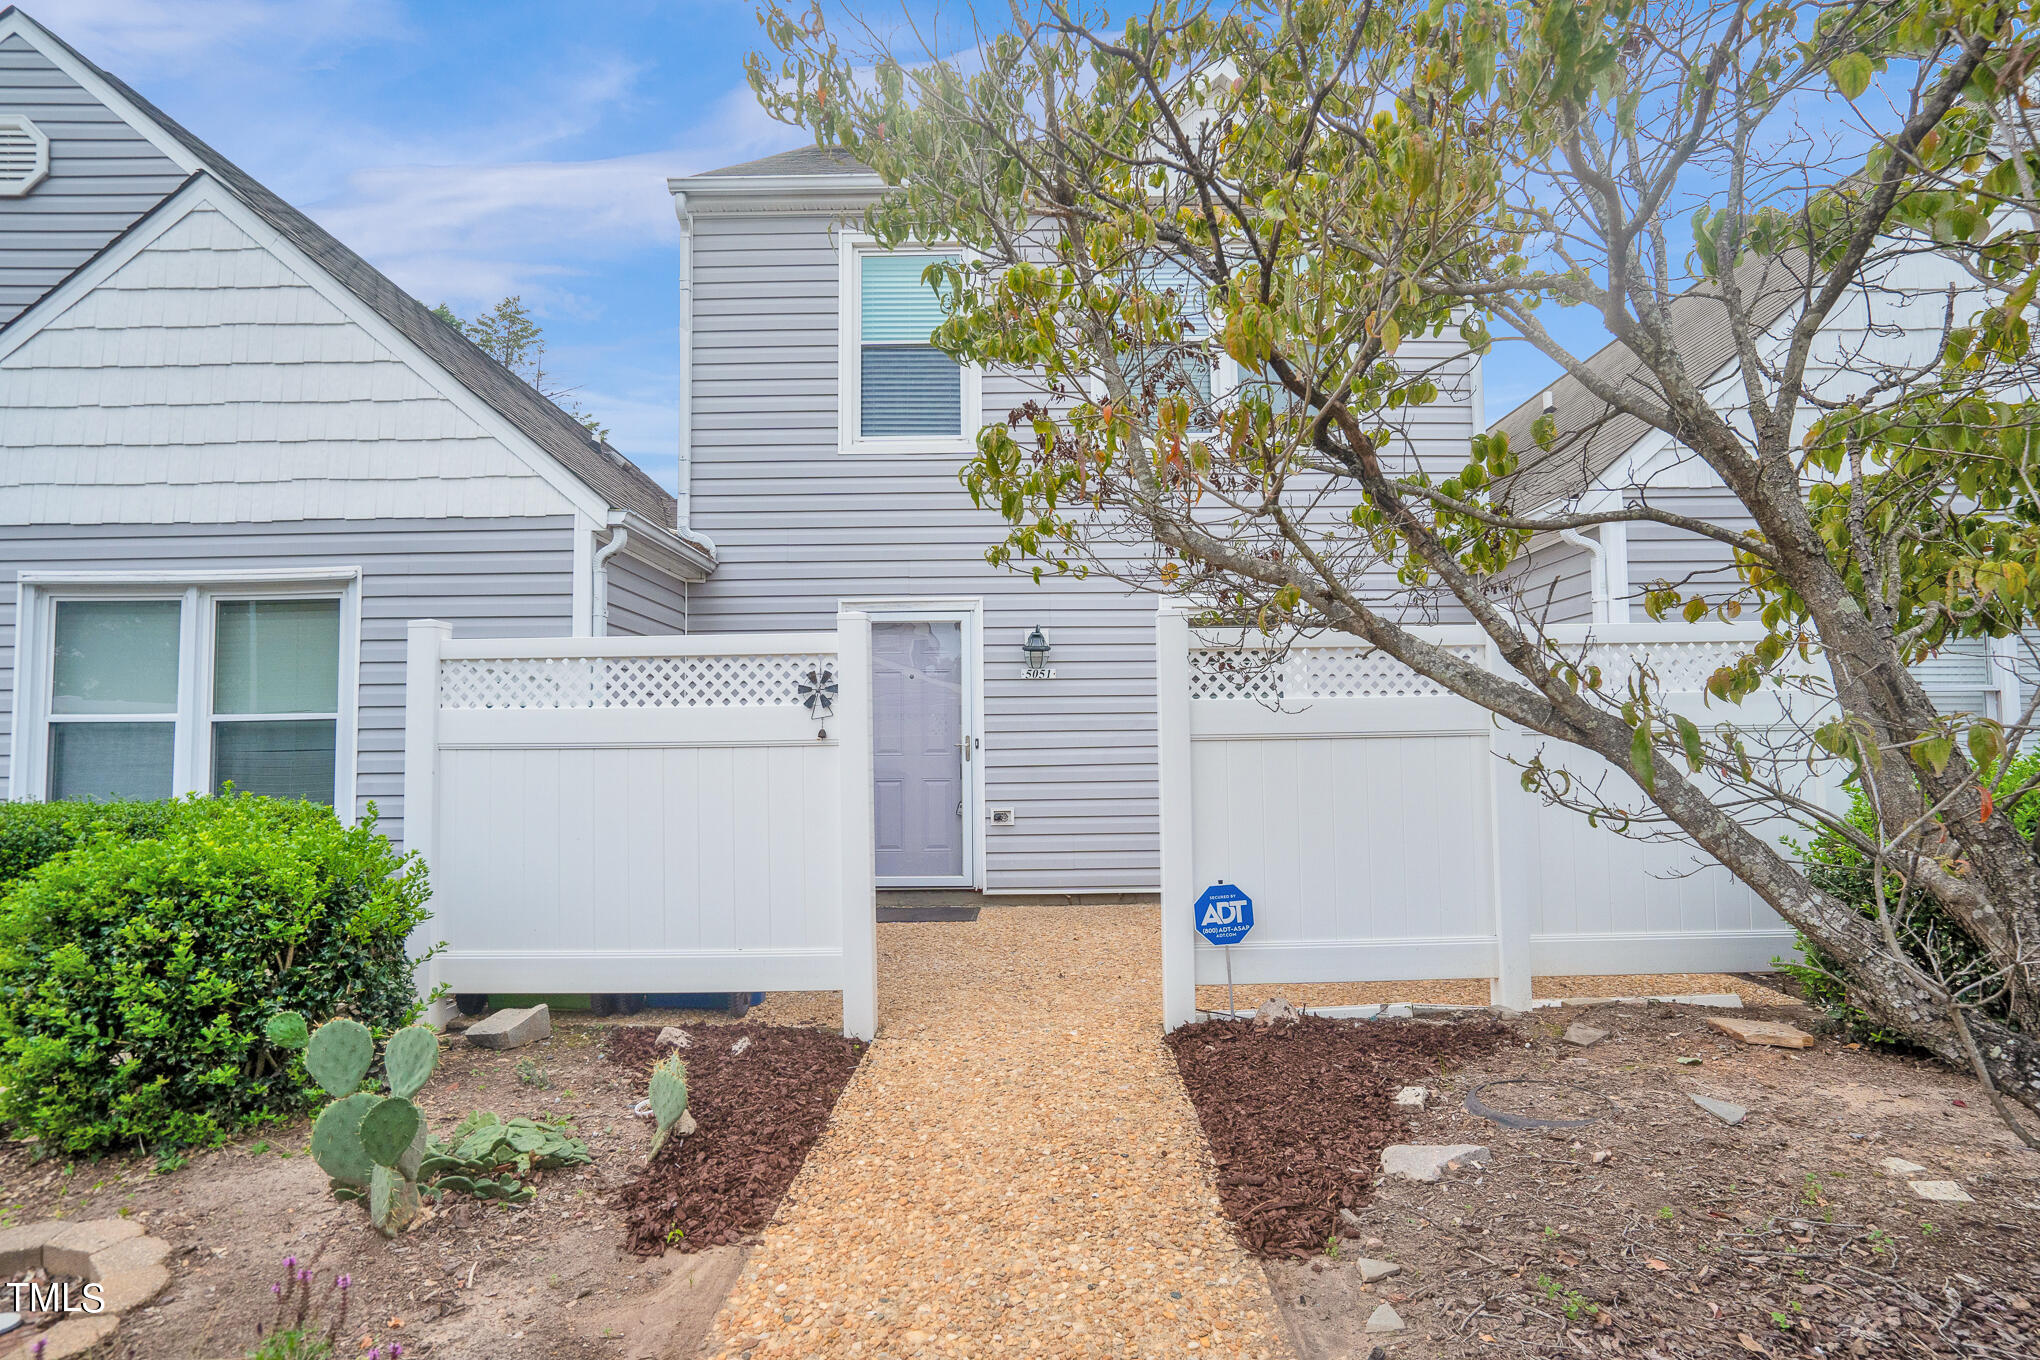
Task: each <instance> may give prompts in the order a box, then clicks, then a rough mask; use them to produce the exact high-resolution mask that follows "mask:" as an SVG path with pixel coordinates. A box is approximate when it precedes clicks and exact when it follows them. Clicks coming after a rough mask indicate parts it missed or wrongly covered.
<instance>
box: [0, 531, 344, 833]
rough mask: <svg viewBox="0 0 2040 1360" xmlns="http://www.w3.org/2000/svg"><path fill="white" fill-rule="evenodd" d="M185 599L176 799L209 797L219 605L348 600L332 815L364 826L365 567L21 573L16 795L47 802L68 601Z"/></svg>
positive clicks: (12, 787)
mask: <svg viewBox="0 0 2040 1360" xmlns="http://www.w3.org/2000/svg"><path fill="white" fill-rule="evenodd" d="M80 599H83V600H91V599H129V600H141V599H155V600H178V601H181V602H182V604H183V610H182V612H181V613H180V615H179V621H180V624H181V642H180V647H179V651H178V676H177V713H176V717H175V721H176V724H177V728H178V736H177V744H176V748H175V755H174V756H173V758H172V764H171V776H170V780H171V782H170V789H171V792H172V793H173V794H178V795H182V794H186V793H204V792H209V791H210V786H211V775H212V670H213V656H212V647H213V634H214V629H215V618H216V614H215V610H214V605H215V604H216V602H217V601H218V600H220V599H236V600H245V599H300V600H308V599H327V600H333V599H337V600H338V601H339V602H340V675H339V685H340V692H339V700H340V709H339V713H338V715H337V716H336V718H335V721H334V731H333V748H334V749H333V811H334V812H335V813H336V814H337V815H338V816H339V817H340V819H341V821H343V822H345V823H347V824H349V825H352V824H353V823H354V822H355V821H356V820H357V816H356V803H357V801H358V800H357V798H356V795H355V790H356V788H357V781H356V778H355V772H356V765H357V762H358V753H359V749H360V741H359V727H360V713H359V708H360V702H361V568H359V567H313V568H307V569H305V570H302V571H290V572H278V571H261V570H252V571H198V572H102V571H77V572H36V571H25V572H23V573H21V577H20V581H19V584H18V585H17V587H16V599H15V619H16V620H17V626H16V629H15V650H14V655H15V675H14V695H15V712H14V728H13V732H12V733H11V734H10V751H9V755H10V760H9V765H8V769H9V772H10V773H9V778H8V792H7V796H8V797H9V798H12V799H14V800H16V801H21V802H41V801H42V800H43V799H44V798H45V797H46V796H47V790H48V788H49V726H50V694H49V690H50V685H51V683H52V680H53V675H52V667H51V663H50V646H51V642H52V639H53V623H54V614H55V606H56V603H57V602H58V601H59V600H80Z"/></svg>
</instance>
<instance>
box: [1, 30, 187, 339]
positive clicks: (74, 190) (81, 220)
mask: <svg viewBox="0 0 2040 1360" xmlns="http://www.w3.org/2000/svg"><path fill="white" fill-rule="evenodd" d="M0 109H4V110H6V111H7V112H9V113H21V114H26V115H27V116H28V117H29V119H30V120H32V121H33V122H34V123H35V125H36V126H37V127H38V128H39V129H41V130H42V133H43V135H44V136H46V137H48V138H49V139H50V172H49V177H48V178H47V179H45V180H44V181H43V182H42V183H41V184H39V185H37V186H36V187H35V189H34V190H33V191H32V192H31V193H29V194H28V195H26V196H25V197H22V198H18V199H8V200H6V201H5V210H4V211H0V325H5V324H6V323H7V322H9V321H12V320H13V319H14V318H15V317H16V316H18V315H20V314H21V312H22V311H24V310H25V309H26V308H27V307H28V305H29V304H30V303H32V302H34V301H35V300H36V299H37V298H39V297H41V296H42V295H43V294H44V293H46V292H48V291H49V290H50V289H51V288H52V287H54V286H55V285H56V284H57V282H58V281H59V280H61V279H62V278H63V277H64V276H65V275H67V274H69V273H70V272H71V271H72V270H74V269H76V268H77V267H78V266H79V265H81V264H83V263H85V261H87V260H89V259H91V258H92V256H93V255H94V254H95V253H96V252H98V251H99V250H100V249H101V248H102V247H103V246H105V245H106V243H107V242H109V241H111V240H113V239H114V237H116V236H118V235H120V233H121V232H123V231H125V230H127V229H128V228H129V227H130V226H132V225H133V224H134V223H135V221H136V220H137V219H138V218H140V217H141V216H142V215H143V214H144V213H146V212H148V211H149V209H151V208H153V207H155V206H156V204H158V203H160V202H161V201H162V200H163V199H164V198H165V197H166V196H168V195H169V194H170V193H171V192H173V191H174V190H175V189H176V188H177V186H178V184H179V183H180V182H181V181H182V180H183V178H184V175H185V170H184V167H182V166H179V165H178V164H177V163H175V162H174V161H172V160H171V159H170V158H169V157H167V156H165V155H164V154H163V152H162V151H160V150H158V149H157V148H156V146H155V145H153V144H152V143H151V142H150V141H149V140H148V139H147V138H146V137H144V136H142V134H141V133H139V132H137V131H136V130H135V129H134V128H132V127H130V126H128V124H127V123H125V122H123V121H122V120H121V118H120V116H119V115H118V114H116V113H115V112H114V111H113V110H111V109H109V108H107V107H106V106H105V105H104V104H102V103H100V102H99V101H98V99H96V98H94V97H93V95H92V94H91V93H90V92H89V91H87V90H86V89H85V88H84V87H83V86H81V85H80V84H78V82H77V81H75V80H73V79H72V78H71V77H70V76H69V75H67V74H66V73H65V72H64V71H63V70H62V69H61V68H60V67H58V66H57V65H56V64H55V63H54V62H52V61H51V60H50V59H49V58H48V57H46V56H44V55H43V54H42V53H41V52H39V51H37V50H36V49H35V48H34V47H32V46H30V45H29V43H28V41H27V40H26V39H24V38H23V37H22V36H21V35H20V34H18V33H13V34H8V35H6V36H5V37H0Z"/></svg>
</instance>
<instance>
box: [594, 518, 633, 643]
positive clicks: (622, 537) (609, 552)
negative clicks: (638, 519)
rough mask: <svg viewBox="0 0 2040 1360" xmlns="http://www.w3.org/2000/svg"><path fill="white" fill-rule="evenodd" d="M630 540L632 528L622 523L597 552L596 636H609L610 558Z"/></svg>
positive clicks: (595, 573)
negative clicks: (627, 527)
mask: <svg viewBox="0 0 2040 1360" xmlns="http://www.w3.org/2000/svg"><path fill="white" fill-rule="evenodd" d="M628 542H630V530H628V529H626V528H624V527H623V526H622V525H621V524H618V525H615V526H613V527H612V528H611V529H610V531H609V541H608V542H607V543H605V544H603V545H602V547H601V548H600V549H598V550H597V551H596V553H595V562H594V576H595V619H594V627H593V629H592V630H591V631H592V633H593V635H594V636H596V637H608V636H609V559H610V558H612V557H614V556H616V555H617V554H618V553H620V552H622V551H623V545H624V544H626V543H628Z"/></svg>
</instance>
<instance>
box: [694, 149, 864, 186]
mask: <svg viewBox="0 0 2040 1360" xmlns="http://www.w3.org/2000/svg"><path fill="white" fill-rule="evenodd" d="M870 173H871V167H870V166H867V165H865V164H864V163H863V162H862V161H860V160H858V159H857V158H856V157H855V156H852V155H851V154H850V153H849V152H847V151H844V150H841V149H839V148H837V147H833V146H800V147H795V148H794V149H793V150H791V151H782V152H780V153H779V154H778V155H776V156H764V157H761V158H760V159H758V160H755V161H744V162H743V163H741V164H739V165H725V166H723V167H722V168H721V169H720V170H705V171H703V172H702V173H701V174H700V175H698V176H696V178H698V179H719V178H723V177H725V176H727V177H729V178H732V179H734V178H738V177H742V176H750V175H868V174H870Z"/></svg>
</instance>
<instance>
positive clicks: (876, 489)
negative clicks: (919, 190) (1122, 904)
mask: <svg viewBox="0 0 2040 1360" xmlns="http://www.w3.org/2000/svg"><path fill="white" fill-rule="evenodd" d="M831 224H832V219H831V218H829V217H827V216H825V215H822V214H814V215H809V216H797V215H770V214H761V215H730V216H717V215H713V214H706V213H704V214H700V215H698V216H697V217H696V218H695V241H694V252H695V254H694V269H695V276H694V277H695V294H694V308H695V332H694V369H693V378H694V409H693V412H692V418H693V457H694V471H693V479H692V511H691V516H690V522H691V524H692V525H693V527H695V528H697V529H699V530H701V531H702V532H703V533H704V534H706V535H707V536H708V537H709V538H711V539H713V540H714V542H715V544H716V549H717V554H718V557H719V559H720V565H719V566H718V568H717V570H716V572H715V574H714V575H713V576H711V577H710V578H709V579H708V580H707V581H706V582H703V583H700V584H696V585H693V586H691V587H690V589H689V592H688V610H689V629H690V631H692V632H696V633H718V632H735V631H749V630H780V629H820V628H829V627H832V626H833V624H834V616H835V613H836V609H837V606H838V603H839V602H840V601H842V600H844V599H846V598H860V597H862V598H870V597H884V598H899V599H937V598H958V599H976V600H981V601H982V602H983V611H984V612H983V620H984V635H983V639H982V644H983V662H984V691H985V713H984V714H983V718H982V723H981V727H980V732H981V735H982V740H983V749H982V759H983V760H984V761H985V802H986V806H987V808H992V807H1011V808H1012V809H1014V813H1015V821H1014V824H1013V825H1011V826H1000V827H994V826H991V825H989V824H986V825H984V826H982V827H981V829H980V830H981V835H982V837H983V843H984V847H985V886H986V887H987V889H988V890H991V891H994V892H999V891H1007V892H1016V891H1034V892H1065V891H1066V892H1149V891H1153V890H1154V889H1156V888H1157V886H1158V885H1159V881H1160V867H1159V866H1160V855H1159V845H1158V839H1157V830H1158V811H1157V802H1156V765H1155V655H1154V617H1155V610H1156V607H1157V604H1158V603H1159V601H1158V600H1157V598H1156V597H1155V596H1152V595H1147V594H1139V593H1134V592H1130V591H1128V590H1127V589H1126V588H1125V587H1123V586H1121V585H1119V584H1118V583H1116V582H1113V581H1110V580H1107V579H1104V578H1102V577H1099V578H1094V579H1091V580H1084V581H1078V580H1072V579H1066V578H1064V579H1058V578H1056V577H1054V576H1053V575H1051V576H1049V577H1048V578H1047V579H1046V580H1045V581H1044V583H1043V584H1041V585H1036V584H1034V582H1033V580H1032V579H1031V577H1030V576H1028V575H1024V574H1018V573H1013V572H1007V571H1003V570H994V569H993V568H991V567H989V566H988V565H986V563H985V561H984V557H983V554H984V551H985V549H986V548H987V547H988V546H990V545H992V544H995V543H997V542H999V541H1000V540H1001V539H1002V538H1003V536H1004V528H1005V525H1004V522H1003V521H1002V520H1001V519H1000V518H999V517H998V515H997V514H996V513H994V512H991V511H980V510H977V509H976V508H974V507H973V506H972V505H971V503H970V500H969V497H968V495H967V494H966V493H965V491H964V489H963V488H962V486H961V485H959V484H958V481H957V470H958V468H959V467H960V466H961V465H962V464H963V462H964V461H965V460H966V458H967V456H968V453H967V444H968V438H965V439H961V440H959V441H958V446H957V449H956V450H955V451H954V452H945V453H937V454H918V455H897V456H895V455H887V456H871V455H866V454H845V453H842V452H840V451H839V449H838V440H837V421H838V410H839V405H838V390H837V373H838V370H837V357H838V356H837V344H838V321H837V305H838V297H839V282H838V278H837V269H838V255H837V248H836V243H835V241H834V239H833V238H832V235H831V230H830V228H831ZM984 388H985V390H984V400H983V412H984V418H985V419H986V420H987V421H992V420H998V419H1000V418H1002V417H1003V416H1004V415H1005V414H1006V412H1007V411H1009V410H1010V409H1012V407H1014V406H1015V405H1016V404H1018V402H1020V401H1021V400H1024V399H1026V398H1027V397H1028V396H1031V395H1033V394H1032V392H1031V391H1030V390H1029V387H1028V385H1027V384H1026V383H1025V382H1024V381H1022V380H1019V379H1016V378H1013V377H1010V376H1002V375H999V374H992V375H988V376H987V378H986V380H985V384H984ZM1415 420H1416V422H1417V424H1418V425H1420V426H1424V427H1426V429H1427V430H1428V431H1429V433H1427V434H1426V435H1425V436H1424V438H1425V439H1427V440H1428V439H1429V438H1431V437H1432V436H1434V435H1435V436H1438V437H1442V438H1443V439H1445V440H1446V441H1447V443H1448V444H1449V449H1450V454H1451V456H1452V457H1453V458H1456V460H1457V461H1455V462H1453V463H1452V466H1455V467H1456V466H1457V465H1458V464H1459V463H1463V462H1464V460H1465V451H1466V443H1465V440H1466V437H1467V435H1468V434H1469V433H1470V432H1471V424H1470V422H1471V411H1470V406H1468V405H1467V404H1466V403H1463V402H1461V403H1457V404H1453V403H1441V404H1440V405H1439V407H1437V408H1436V409H1435V410H1432V411H1429V412H1424V413H1419V414H1418V415H1417V416H1416V417H1415ZM1437 447H1438V448H1440V449H1444V448H1446V445H1438V446H1437ZM1327 513H1329V512H1327ZM1036 626H1039V627H1040V628H1041V629H1042V631H1043V632H1044V633H1045V634H1046V635H1047V637H1048V640H1049V643H1050V645H1051V647H1052V649H1053V650H1052V652H1051V654H1050V657H1049V664H1050V665H1051V666H1052V667H1053V668H1054V670H1055V672H1056V674H1055V678H1054V679H1045V680H1028V679H1023V678H1022V676H1021V670H1022V667H1023V664H1024V663H1023V658H1022V655H1021V649H1020V647H1021V642H1022V640H1023V639H1024V638H1025V637H1026V636H1027V634H1028V632H1029V631H1030V630H1032V629H1033V628H1035V627H1036Z"/></svg>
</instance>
